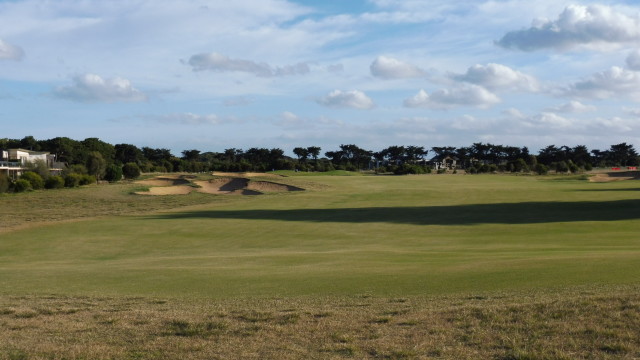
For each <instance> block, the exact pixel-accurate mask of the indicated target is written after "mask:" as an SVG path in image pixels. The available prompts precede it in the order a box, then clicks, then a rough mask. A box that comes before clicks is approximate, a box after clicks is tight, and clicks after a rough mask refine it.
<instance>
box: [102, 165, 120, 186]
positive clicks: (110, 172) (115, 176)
mask: <svg viewBox="0 0 640 360" xmlns="http://www.w3.org/2000/svg"><path fill="white" fill-rule="evenodd" d="M104 179H105V180H107V181H108V182H116V181H120V180H122V167H120V166H119V165H115V164H112V165H109V166H107V170H106V171H105V173H104Z"/></svg>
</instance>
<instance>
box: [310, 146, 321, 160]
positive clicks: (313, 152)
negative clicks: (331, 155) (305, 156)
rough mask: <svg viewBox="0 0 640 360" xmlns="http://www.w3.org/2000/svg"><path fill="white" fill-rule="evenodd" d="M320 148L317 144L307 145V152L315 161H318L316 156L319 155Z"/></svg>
mask: <svg viewBox="0 0 640 360" xmlns="http://www.w3.org/2000/svg"><path fill="white" fill-rule="evenodd" d="M320 150H322V149H321V148H320V147H318V146H309V147H308V148H307V152H308V153H309V156H311V157H312V158H313V161H315V162H318V156H319V155H320Z"/></svg>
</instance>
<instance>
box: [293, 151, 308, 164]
mask: <svg viewBox="0 0 640 360" xmlns="http://www.w3.org/2000/svg"><path fill="white" fill-rule="evenodd" d="M293 154H294V155H295V156H297V157H298V161H301V162H307V158H308V157H309V149H308V148H303V147H296V148H293Z"/></svg>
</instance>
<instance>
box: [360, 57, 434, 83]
mask: <svg viewBox="0 0 640 360" xmlns="http://www.w3.org/2000/svg"><path fill="white" fill-rule="evenodd" d="M369 69H370V71H371V75H373V76H375V77H379V78H382V79H406V78H416V77H420V76H423V75H424V71H422V70H421V69H420V68H418V67H417V66H415V65H411V64H408V63H405V62H402V61H400V60H397V59H394V58H391V57H387V56H378V57H377V58H376V59H375V60H374V61H373V62H372V63H371V66H369Z"/></svg>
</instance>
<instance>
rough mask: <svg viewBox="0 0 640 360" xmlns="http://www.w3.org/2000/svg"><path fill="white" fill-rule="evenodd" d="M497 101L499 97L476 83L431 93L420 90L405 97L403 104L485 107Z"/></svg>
mask: <svg viewBox="0 0 640 360" xmlns="http://www.w3.org/2000/svg"><path fill="white" fill-rule="evenodd" d="M499 102H500V98H499V97H498V96H496V95H495V94H494V93H492V92H490V91H488V90H487V89H485V88H483V87H480V86H477V85H468V86H464V87H459V88H454V89H441V90H438V91H435V92H433V93H431V95H429V94H427V92H426V91H424V90H420V91H419V92H418V93H417V94H416V95H415V96H413V97H411V98H408V99H406V100H405V101H404V106H405V107H410V108H418V107H424V108H430V109H449V108H454V107H459V106H473V107H478V108H487V107H490V106H491V105H495V104H497V103H499Z"/></svg>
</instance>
